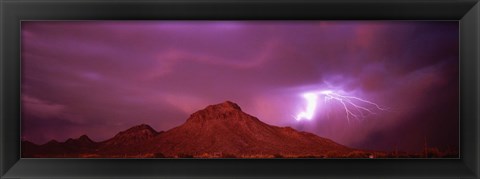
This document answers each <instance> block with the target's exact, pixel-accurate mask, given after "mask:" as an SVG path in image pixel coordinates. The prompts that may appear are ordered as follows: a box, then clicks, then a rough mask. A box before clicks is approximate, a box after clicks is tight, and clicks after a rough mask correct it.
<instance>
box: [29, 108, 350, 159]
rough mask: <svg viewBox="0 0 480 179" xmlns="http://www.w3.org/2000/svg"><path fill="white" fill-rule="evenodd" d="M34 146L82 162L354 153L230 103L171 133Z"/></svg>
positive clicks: (141, 132) (138, 132)
mask: <svg viewBox="0 0 480 179" xmlns="http://www.w3.org/2000/svg"><path fill="white" fill-rule="evenodd" d="M22 143H23V142H22ZM32 144H33V143H31V142H28V141H26V142H25V146H28V147H27V148H30V149H32V150H38V151H41V152H37V153H40V154H42V155H47V154H48V151H51V152H50V153H51V154H52V155H54V154H55V152H57V153H58V152H60V153H64V154H65V153H68V154H77V156H82V155H86V154H90V155H89V156H122V155H123V156H137V157H138V156H140V157H142V156H143V157H152V156H153V157H169V158H176V157H181V158H184V157H200V158H216V157H226V158H232V157H242V158H259V157H260V158H262V157H264V158H269V157H272V156H288V157H301V156H316V157H325V156H327V157H328V155H333V154H332V153H335V155H345V154H347V153H349V152H352V151H354V149H351V148H349V147H346V146H343V145H341V144H338V143H335V142H334V141H332V140H330V139H326V138H322V137H319V136H317V135H315V134H312V133H308V132H303V131H297V130H295V129H293V128H291V127H278V126H273V125H269V124H267V123H264V122H262V121H260V120H259V119H258V118H257V117H255V116H252V115H250V114H247V113H245V112H244V111H242V109H241V108H240V106H239V105H238V104H236V103H234V102H231V101H225V102H222V103H219V104H214V105H209V106H207V107H205V108H204V109H201V110H198V111H196V112H194V113H192V114H191V115H190V117H189V118H188V119H187V120H186V121H185V122H184V123H183V124H181V125H179V126H177V127H174V128H172V129H169V130H167V131H160V132H157V131H156V130H155V129H153V128H152V127H151V126H149V125H147V124H140V125H136V126H133V127H131V128H128V129H127V130H124V131H121V132H119V133H117V134H116V135H115V136H114V137H112V138H110V139H108V140H105V141H101V142H94V141H92V140H91V139H90V138H89V137H88V136H87V135H82V136H80V137H79V138H77V139H68V140H67V141H65V142H58V141H51V142H48V143H47V144H44V145H37V146H36V147H35V146H32ZM33 145H35V144H33ZM22 153H23V154H28V155H29V156H33V157H34V156H35V153H36V152H35V151H28V149H25V151H22ZM70 156H72V155H70ZM57 157H58V156H57Z"/></svg>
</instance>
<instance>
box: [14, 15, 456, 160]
mask: <svg viewBox="0 0 480 179" xmlns="http://www.w3.org/2000/svg"><path fill="white" fill-rule="evenodd" d="M458 30H459V29H458V22H456V21H444V22H442V21H435V22H428V21H140V22H138V21H85V22H81V21H77V22H61V21H60V22H47V21H45V22H44V21H31V22H22V137H23V138H24V139H27V140H30V141H33V142H36V143H45V142H47V141H48V140H51V139H56V140H59V141H63V140H66V139H67V138H77V137H79V136H80V135H82V134H87V135H88V136H90V137H91V138H92V139H94V140H97V141H100V140H105V139H107V138H110V137H112V136H114V135H115V134H116V133H117V132H119V131H122V130H125V129H127V128H129V127H132V126H134V125H138V124H142V123H146V124H149V125H151V126H152V127H153V128H155V129H156V130H159V131H160V130H168V129H170V128H172V127H175V126H178V125H180V124H182V123H184V122H185V120H186V119H187V118H188V117H189V115H190V114H191V113H193V112H195V111H197V110H199V109H202V108H204V107H206V106H207V105H210V104H216V103H220V102H223V101H226V100H230V101H233V102H235V103H237V104H239V105H240V106H241V107H242V109H243V111H245V112H247V113H249V114H251V115H254V116H256V117H258V118H259V119H260V120H262V121H264V122H266V123H268V124H272V125H277V126H291V127H293V128H296V129H298V130H304V131H309V132H313V133H315V134H317V135H320V136H322V137H327V138H330V139H332V140H334V141H337V142H339V143H341V144H344V145H347V146H351V147H359V148H365V149H378V150H392V149H393V148H394V146H395V145H397V146H398V149H400V150H406V151H420V150H421V149H422V148H423V143H424V137H427V140H428V143H429V145H430V146H432V147H439V148H446V147H449V146H450V147H454V148H455V147H458V133H459V129H458V126H459V125H458V123H459V117H458V106H459V104H458V97H459V95H458V92H459V91H458V88H459V85H458V83H459V80H458V78H459V77H458V73H459V70H458V69H459V66H458V63H459V51H458V48H459V44H458V41H459V36H458ZM318 90H336V91H341V92H342V94H345V95H351V96H356V97H361V98H363V99H368V100H370V101H373V102H375V103H377V104H379V105H381V106H382V107H386V108H388V109H389V110H388V111H378V112H375V114H371V115H368V116H366V117H364V118H363V119H361V120H351V121H350V122H348V120H347V118H346V115H345V112H344V111H342V108H341V107H342V106H341V105H340V103H324V102H323V99H322V100H320V102H319V104H318V106H317V108H316V113H315V116H314V119H312V120H311V121H297V120H295V118H294V117H293V116H295V115H296V114H298V113H299V112H301V111H303V110H305V108H306V101H305V99H304V98H303V97H302V94H303V93H305V92H308V91H318Z"/></svg>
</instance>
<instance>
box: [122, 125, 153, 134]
mask: <svg viewBox="0 0 480 179" xmlns="http://www.w3.org/2000/svg"><path fill="white" fill-rule="evenodd" d="M143 130H145V131H149V132H152V133H157V131H155V129H153V128H152V127H150V126H149V125H148V124H140V125H137V126H133V127H131V128H129V129H127V130H126V131H124V132H135V131H143Z"/></svg>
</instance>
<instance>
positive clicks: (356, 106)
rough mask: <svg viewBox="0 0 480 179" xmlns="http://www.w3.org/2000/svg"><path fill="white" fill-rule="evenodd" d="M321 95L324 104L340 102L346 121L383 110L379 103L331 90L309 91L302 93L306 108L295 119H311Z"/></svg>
mask: <svg viewBox="0 0 480 179" xmlns="http://www.w3.org/2000/svg"><path fill="white" fill-rule="evenodd" d="M319 96H320V97H323V101H324V103H325V104H328V103H330V102H333V101H336V102H338V103H340V104H341V105H342V107H343V110H344V111H345V114H346V117H347V121H348V123H350V120H352V119H363V118H365V117H366V116H367V115H369V114H376V113H375V112H376V111H385V110H386V109H385V108H382V107H381V106H380V105H378V104H376V103H374V102H371V101H368V100H366V99H362V98H359V97H355V96H347V95H341V94H339V93H336V92H334V91H331V90H325V91H319V92H309V93H305V94H303V97H304V98H305V100H306V101H307V108H306V110H305V111H303V112H300V113H299V114H298V115H297V116H296V117H295V119H296V120H297V121H300V120H303V119H306V120H311V119H312V118H313V115H314V114H315V110H316V108H317V102H318V97H319Z"/></svg>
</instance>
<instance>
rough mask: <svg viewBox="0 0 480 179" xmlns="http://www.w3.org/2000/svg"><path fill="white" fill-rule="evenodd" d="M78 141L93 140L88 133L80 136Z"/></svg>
mask: <svg viewBox="0 0 480 179" xmlns="http://www.w3.org/2000/svg"><path fill="white" fill-rule="evenodd" d="M78 141H83V142H93V141H92V139H90V138H89V137H88V136H87V135H82V136H80V137H79V138H78Z"/></svg>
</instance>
